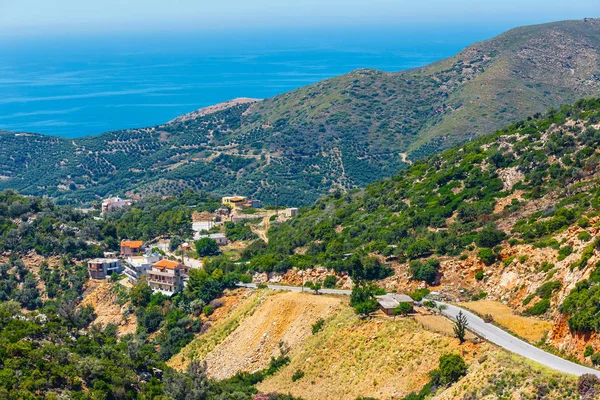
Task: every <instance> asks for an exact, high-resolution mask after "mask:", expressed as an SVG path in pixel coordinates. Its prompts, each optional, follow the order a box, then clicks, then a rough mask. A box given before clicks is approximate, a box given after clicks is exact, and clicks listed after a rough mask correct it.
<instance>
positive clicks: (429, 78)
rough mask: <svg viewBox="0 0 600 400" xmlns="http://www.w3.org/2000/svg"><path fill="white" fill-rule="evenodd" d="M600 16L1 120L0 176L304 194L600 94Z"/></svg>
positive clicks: (29, 185)
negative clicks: (441, 49) (413, 52)
mask: <svg viewBox="0 0 600 400" xmlns="http://www.w3.org/2000/svg"><path fill="white" fill-rule="evenodd" d="M599 49H600V20H597V19H586V20H583V21H563V22H556V23H549V24H543V25H535V26H527V27H521V28H516V29H513V30H510V31H508V32H506V33H503V34H501V35H499V36H497V37H495V38H492V39H490V40H486V41H483V42H480V43H475V44H473V45H471V46H469V47H467V48H466V49H465V50H463V51H461V52H460V53H458V54H457V55H455V56H453V57H450V58H448V59H445V60H441V61H439V62H436V63H433V64H431V65H428V66H425V67H422V68H417V69H413V70H408V71H401V72H396V73H387V72H381V71H375V70H357V71H353V72H351V73H349V74H346V75H343V76H340V77H336V78H333V79H328V80H325V81H323V82H319V83H316V84H314V85H310V86H307V87H303V88H300V89H297V90H294V91H291V92H288V93H284V94H282V95H279V96H275V97H273V98H271V99H267V100H264V101H253V100H251V99H243V100H241V101H240V100H238V101H232V102H228V103H225V104H222V105H218V106H215V107H210V108H208V109H204V110H200V111H198V112H195V113H191V114H188V115H186V116H183V117H180V118H177V119H175V120H173V121H170V122H168V123H166V124H163V125H159V126H155V127H151V128H142V129H131V130H123V131H115V132H109V133H105V134H102V135H99V136H94V137H84V138H79V139H74V140H67V139H62V138H57V137H49V136H43V135H36V134H29V133H27V134H25V133H11V132H0V141H1V143H2V146H1V149H0V156H1V161H0V189H4V188H14V189H17V190H19V191H21V192H22V193H25V194H38V195H39V194H45V195H49V196H52V197H55V198H57V199H59V201H61V202H89V201H93V200H97V199H99V198H101V197H105V196H107V195H109V194H127V195H129V196H133V197H136V196H138V197H144V196H147V195H148V194H164V195H170V194H173V193H176V192H181V191H183V190H185V189H194V190H198V189H202V190H207V191H213V192H215V193H217V194H225V193H234V192H235V193H239V194H245V195H255V196H257V197H258V198H260V199H262V200H263V201H265V202H268V203H274V199H275V195H276V194H278V196H279V200H280V202H281V203H285V204H290V205H306V204H310V203H311V202H313V201H314V200H316V199H317V198H318V197H319V196H320V195H322V194H325V193H328V192H330V191H335V190H337V189H339V190H342V191H344V190H348V189H351V188H354V187H362V186H364V185H366V184H368V183H371V182H373V181H375V180H377V179H380V178H383V177H389V176H392V175H394V174H395V173H397V171H398V170H399V169H400V168H402V167H405V166H406V165H408V162H409V161H416V160H418V159H420V158H422V157H425V156H427V155H430V154H432V153H434V152H437V151H440V150H443V149H446V148H450V147H452V146H454V145H456V144H458V143H462V142H465V141H468V140H472V139H474V138H476V137H478V136H480V135H482V134H485V133H489V132H493V131H494V130H496V129H499V128H501V127H503V126H505V125H507V124H508V123H511V122H514V121H516V120H519V119H522V118H524V117H525V116H527V115H534V114H536V113H541V112H545V111H546V110H548V108H550V107H559V106H560V105H561V104H565V103H572V102H574V101H576V100H577V99H579V98H583V97H587V96H594V95H596V96H597V95H600V68H599V62H600V61H599V60H600V55H599Z"/></svg>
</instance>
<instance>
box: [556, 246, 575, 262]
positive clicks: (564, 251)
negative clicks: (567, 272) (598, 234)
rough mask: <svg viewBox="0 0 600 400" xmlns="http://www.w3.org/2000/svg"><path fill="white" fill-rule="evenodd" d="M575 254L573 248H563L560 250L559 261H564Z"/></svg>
mask: <svg viewBox="0 0 600 400" xmlns="http://www.w3.org/2000/svg"><path fill="white" fill-rule="evenodd" d="M572 252H573V246H563V247H561V248H560V249H558V261H562V260H564V259H565V258H567V257H568V256H570V255H571V253H572Z"/></svg>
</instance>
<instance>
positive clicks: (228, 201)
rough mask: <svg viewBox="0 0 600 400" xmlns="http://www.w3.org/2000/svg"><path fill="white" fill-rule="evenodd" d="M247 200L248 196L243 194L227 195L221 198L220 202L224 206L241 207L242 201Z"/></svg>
mask: <svg viewBox="0 0 600 400" xmlns="http://www.w3.org/2000/svg"><path fill="white" fill-rule="evenodd" d="M247 200H248V198H247V197H244V196H227V197H223V198H222V199H221V203H222V204H223V205H224V206H229V207H232V208H236V207H241V206H242V205H243V204H244V203H246V201H247Z"/></svg>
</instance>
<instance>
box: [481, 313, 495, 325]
mask: <svg viewBox="0 0 600 400" xmlns="http://www.w3.org/2000/svg"><path fill="white" fill-rule="evenodd" d="M483 322H485V323H487V324H489V323H491V322H494V316H493V315H492V314H485V315H484V316H483Z"/></svg>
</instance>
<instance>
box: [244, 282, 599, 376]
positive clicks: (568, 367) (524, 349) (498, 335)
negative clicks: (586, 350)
mask: <svg viewBox="0 0 600 400" xmlns="http://www.w3.org/2000/svg"><path fill="white" fill-rule="evenodd" d="M238 286H242V287H246V288H254V289H255V288H256V287H257V285H256V284H254V283H247V284H239V285H238ZM267 286H268V288H269V289H273V290H289V291H292V292H301V291H303V290H302V288H301V287H298V286H283V285H267ZM304 291H305V292H311V290H310V289H306V288H305V289H304ZM319 292H320V293H323V294H341V295H346V296H349V295H350V294H351V293H352V291H351V290H340V289H321V290H319ZM436 303H437V304H438V305H444V306H446V307H447V308H446V309H445V310H443V311H442V314H444V315H445V316H446V317H448V318H451V319H456V316H457V315H458V313H459V312H460V311H462V312H463V314H464V315H465V316H466V317H467V321H468V323H469V325H468V329H469V330H471V331H472V332H474V333H476V334H477V335H478V336H480V337H482V338H483V339H485V340H487V341H489V342H492V343H494V344H496V345H498V346H500V347H502V348H503V349H505V350H508V351H511V352H513V353H516V354H519V355H521V356H523V357H525V358H529V359H530V360H533V361H535V362H537V363H540V364H542V365H545V366H546V367H549V368H552V369H555V370H557V371H561V372H565V373H567V374H573V375H577V376H580V375H583V374H593V375H596V376H598V377H600V371H598V370H595V369H593V368H588V367H584V366H583V365H579V364H575V363H574V362H571V361H567V360H565V359H563V358H560V357H558V356H555V355H554V354H550V353H547V352H545V351H544V350H541V349H539V348H537V347H535V346H532V345H530V344H529V343H527V342H525V341H523V340H521V339H518V338H516V337H514V336H513V335H511V334H510V333H507V332H505V331H503V330H502V329H500V328H498V327H497V326H495V325H493V324H488V323H485V322H484V321H483V319H481V318H479V317H478V316H477V315H475V314H473V313H472V312H470V311H468V310H465V309H463V308H460V307H457V306H453V305H451V304H447V303H442V302H439V301H438V302H436Z"/></svg>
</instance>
